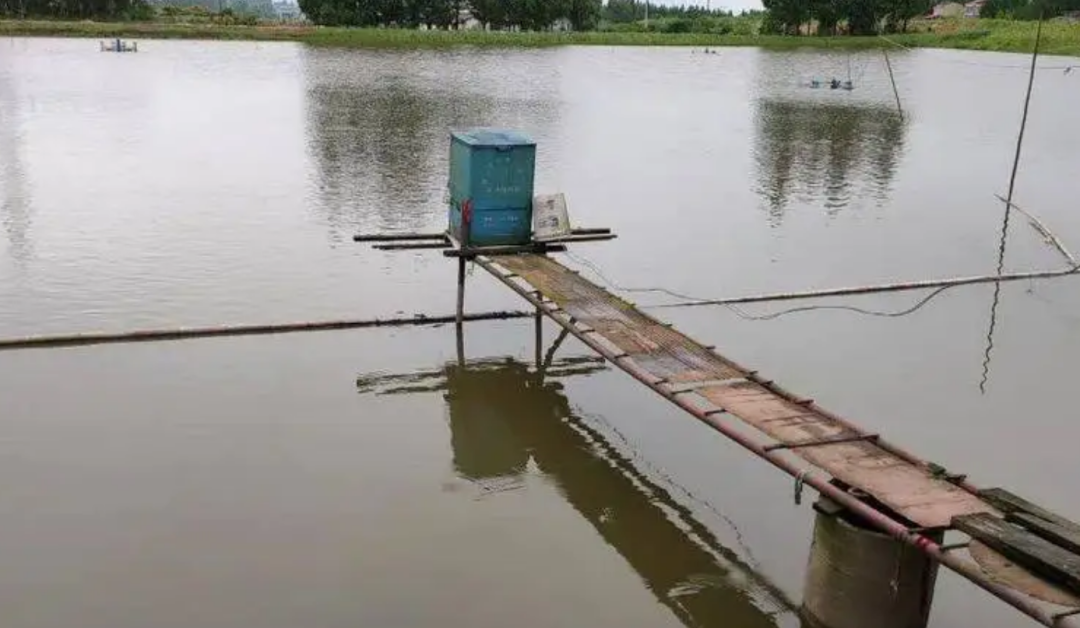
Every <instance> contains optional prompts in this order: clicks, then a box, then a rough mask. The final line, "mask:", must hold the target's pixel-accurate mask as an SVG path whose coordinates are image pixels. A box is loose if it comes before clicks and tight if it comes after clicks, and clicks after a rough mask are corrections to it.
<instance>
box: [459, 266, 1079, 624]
mask: <svg viewBox="0 0 1080 628" xmlns="http://www.w3.org/2000/svg"><path fill="white" fill-rule="evenodd" d="M476 262H477V263H478V264H479V265H480V266H481V267H482V268H484V269H485V270H487V271H488V272H489V273H491V274H492V275H494V276H495V277H496V278H497V279H498V280H499V281H501V282H503V283H504V284H506V285H507V286H509V287H510V289H512V290H513V291H514V292H517V293H518V294H519V295H521V296H522V297H523V298H525V300H527V301H529V302H530V303H531V304H532V305H534V306H535V307H538V308H540V309H542V310H543V311H544V313H545V314H547V316H548V317H549V318H551V319H552V320H553V321H555V322H556V323H558V324H559V325H561V326H562V327H563V328H564V329H566V330H567V331H568V332H570V333H571V334H573V335H574V336H575V337H576V338H577V339H578V340H580V341H582V342H583V343H585V344H586V345H587V346H589V347H590V348H591V349H592V350H593V351H596V352H597V353H599V354H600V355H602V356H603V357H605V358H606V359H607V360H608V361H610V362H611V363H612V364H614V365H615V366H617V367H619V368H620V369H622V370H623V371H626V372H627V373H628V374H630V376H631V377H633V378H634V379H636V380H638V381H640V382H641V383H643V384H645V385H646V386H648V387H649V388H650V389H652V390H653V391H654V392H656V393H657V394H659V395H660V396H662V397H664V398H665V399H667V400H668V401H670V402H672V403H674V404H675V405H677V406H679V407H680V408H682V409H683V410H686V411H687V412H688V413H690V414H691V415H692V416H694V417H695V418H697V419H698V420H700V421H701V422H703V423H705V424H706V425H708V426H709V427H711V428H713V429H714V430H716V431H718V432H720V433H721V434H723V435H724V436H727V437H728V438H730V439H731V440H734V441H735V442H736V443H738V444H739V445H741V446H742V447H744V448H745V449H748V450H750V451H751V452H752V453H754V454H756V455H757V456H758V457H759V458H764V459H765V460H766V461H768V462H769V463H770V464H772V465H773V466H775V467H777V468H779V469H780V470H782V471H784V472H786V473H787V474H788V475H791V476H793V477H795V478H796V479H797V480H799V481H801V482H804V483H806V484H809V485H810V486H811V487H813V488H814V489H815V490H817V491H818V492H819V493H821V494H823V495H825V496H827V497H829V498H830V499H832V500H833V501H835V502H837V503H839V504H840V505H842V506H844V507H845V508H847V509H848V510H850V511H851V512H853V513H855V514H856V515H858V516H860V517H862V518H863V519H864V520H865V521H867V522H868V523H869V524H871V525H873V526H874V527H875V528H877V529H878V530H881V531H882V532H884V533H886V534H889V535H890V536H892V537H893V538H896V539H897V540H899V541H902V542H904V543H907V544H908V545H911V546H912V547H915V548H916V549H918V550H920V551H922V552H924V553H925V554H927V555H928V556H930V557H931V558H933V559H934V560H936V561H938V562H939V563H941V564H944V565H945V566H947V567H949V568H950V569H952V570H953V571H955V572H957V573H958V574H960V575H961V576H963V577H964V578H966V579H967V580H970V581H971V582H973V583H974V584H975V585H977V586H979V587H980V588H982V589H984V590H986V591H988V592H989V593H991V594H992V595H994V596H995V597H998V598H999V599H1001V600H1002V601H1004V602H1005V603H1007V604H1009V605H1010V606H1012V607H1014V608H1016V609H1017V610H1019V611H1020V612H1022V613H1024V614H1025V615H1027V616H1029V617H1031V618H1032V619H1034V620H1036V621H1038V622H1039V623H1041V624H1043V625H1045V626H1050V627H1052V628H1053V627H1055V626H1056V627H1057V628H1080V624H1078V623H1074V622H1072V621H1071V620H1070V619H1065V620H1064V621H1063V620H1062V619H1060V618H1055V617H1054V615H1053V614H1052V613H1049V612H1048V611H1047V610H1046V609H1045V608H1042V607H1040V606H1039V605H1038V604H1036V603H1035V602H1034V601H1033V600H1032V599H1030V598H1028V597H1027V596H1024V595H1022V594H1020V593H1019V592H1017V591H1015V590H1013V589H1010V588H1007V587H1004V586H1002V585H1000V584H997V583H995V582H993V581H991V580H990V579H989V578H987V576H986V575H985V574H984V573H982V571H981V570H980V569H979V568H978V567H977V566H976V565H975V564H974V563H972V562H970V561H965V560H962V559H960V558H957V557H955V556H953V555H952V554H948V553H945V552H943V551H941V546H940V545H939V544H938V543H936V542H934V541H933V540H932V539H929V538H927V537H925V536H923V535H921V534H919V533H917V532H912V531H911V530H909V529H908V528H907V527H906V526H904V525H902V524H901V523H899V522H897V521H895V520H893V519H892V518H890V517H887V516H886V515H884V514H882V513H881V512H879V511H877V510H875V509H873V508H871V507H870V506H868V505H867V504H865V503H863V502H862V501H860V500H858V499H857V498H855V497H853V496H852V495H850V494H849V493H847V492H845V491H843V490H841V489H839V488H838V487H836V486H834V485H832V484H830V483H829V482H828V480H825V479H824V478H822V477H820V476H819V475H816V474H814V473H812V472H811V469H810V468H807V467H801V466H799V465H797V464H795V463H794V462H792V461H791V460H790V459H788V458H785V457H782V454H779V453H772V452H767V451H765V446H764V445H763V444H761V443H758V442H756V441H755V440H754V439H753V438H751V437H750V436H749V435H747V434H742V433H740V432H739V431H738V430H735V429H733V428H732V427H730V426H728V425H725V424H724V423H723V422H721V421H719V420H717V419H716V418H715V417H716V414H715V413H712V412H706V411H703V410H701V409H700V408H698V407H697V406H695V405H693V404H692V403H690V402H689V401H687V400H685V399H683V398H682V396H680V395H675V394H673V393H671V392H670V391H667V390H665V389H664V388H662V387H661V385H660V383H659V382H657V380H656V378H655V377H654V376H653V375H652V374H651V373H649V372H647V371H645V370H644V369H642V368H641V367H639V366H637V365H635V364H632V363H631V362H630V358H628V357H627V356H625V355H622V356H616V355H615V354H614V353H612V352H611V351H610V350H609V349H608V348H607V347H605V346H604V345H603V344H602V343H599V342H597V341H596V340H594V339H593V338H591V337H590V334H588V333H585V332H581V331H579V330H578V329H576V328H575V327H574V324H573V323H571V322H570V321H569V319H568V318H567V319H563V318H562V317H560V316H558V313H559V312H558V310H554V309H550V308H549V306H548V305H546V304H545V303H543V302H542V301H541V300H540V299H538V298H537V297H535V296H533V295H532V294H530V293H529V292H528V291H526V290H524V289H523V288H521V287H520V286H518V285H516V284H515V283H514V282H512V281H510V280H509V279H507V278H505V277H504V276H503V275H502V273H500V272H499V271H498V269H497V268H495V267H494V263H493V262H492V261H491V260H488V259H485V258H483V257H477V258H476ZM1055 620H1056V623H1055Z"/></svg>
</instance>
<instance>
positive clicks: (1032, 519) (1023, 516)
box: [1005, 512, 1080, 554]
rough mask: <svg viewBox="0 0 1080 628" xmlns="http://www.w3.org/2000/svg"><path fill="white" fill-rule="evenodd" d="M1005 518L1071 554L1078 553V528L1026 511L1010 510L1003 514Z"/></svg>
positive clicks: (1079, 534) (1079, 535) (1079, 533)
mask: <svg viewBox="0 0 1080 628" xmlns="http://www.w3.org/2000/svg"><path fill="white" fill-rule="evenodd" d="M1005 520H1006V521H1011V522H1013V523H1016V524H1019V525H1021V526H1023V527H1024V528H1026V529H1027V530H1028V531H1029V532H1031V533H1032V534H1036V535H1038V536H1041V537H1042V538H1044V539H1046V540H1047V541H1050V542H1051V543H1053V544H1054V545H1057V546H1058V547H1060V548H1062V549H1066V550H1068V551H1070V552H1072V553H1073V554H1080V528H1073V527H1066V526H1062V525H1058V524H1056V523H1053V522H1051V521H1047V520H1045V519H1041V518H1039V517H1036V516H1035V515H1030V514H1028V513H1026V512H1011V513H1009V514H1007V515H1005Z"/></svg>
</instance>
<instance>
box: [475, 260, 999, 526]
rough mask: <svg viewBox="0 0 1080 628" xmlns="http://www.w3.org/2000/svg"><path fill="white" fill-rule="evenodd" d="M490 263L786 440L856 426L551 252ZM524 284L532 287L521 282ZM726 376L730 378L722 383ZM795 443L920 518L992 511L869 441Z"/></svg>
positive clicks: (616, 343) (661, 374) (932, 520)
mask: <svg viewBox="0 0 1080 628" xmlns="http://www.w3.org/2000/svg"><path fill="white" fill-rule="evenodd" d="M492 263H493V264H495V265H497V266H499V267H501V268H502V269H505V270H506V271H508V272H510V273H513V275H516V276H517V278H518V279H520V280H521V281H524V282H525V283H527V284H528V285H529V286H531V287H532V288H534V289H535V290H537V291H539V293H540V294H541V295H542V296H543V297H545V298H546V299H548V300H550V301H553V302H554V303H556V304H557V305H558V306H559V308H560V309H561V310H562V311H563V312H565V313H566V314H568V315H569V316H571V317H573V319H574V321H575V322H577V323H579V324H582V325H586V326H588V327H589V328H591V329H592V330H593V331H595V332H596V334H597V335H599V336H600V337H601V338H603V340H604V342H603V343H601V344H603V345H605V346H611V347H614V348H617V349H618V350H619V351H621V352H623V354H624V355H625V356H626V357H627V358H629V359H630V360H633V362H634V363H635V364H636V365H637V366H639V367H640V368H641V369H643V370H645V371H646V372H648V373H649V374H651V375H653V376H655V377H656V378H657V380H658V381H660V380H663V381H664V382H666V383H667V384H668V385H671V386H674V387H684V388H685V387H686V386H687V385H691V384H695V383H702V384H705V385H703V386H701V387H700V388H696V389H694V390H693V392H692V393H688V394H694V395H698V396H699V398H700V399H702V401H706V402H710V403H712V404H714V405H716V406H719V407H721V408H723V409H724V410H725V411H727V412H728V413H729V414H730V415H732V416H734V417H737V418H738V419H740V420H742V421H744V422H745V423H747V424H749V425H751V426H753V427H754V428H756V429H757V430H758V431H760V432H762V433H764V434H766V435H768V436H770V437H772V438H773V439H775V440H777V441H779V442H780V443H784V444H790V445H795V444H806V443H807V442H810V441H815V440H820V439H823V438H833V437H839V436H848V435H851V434H852V430H851V428H849V427H847V426H845V425H843V424H841V423H839V422H838V421H836V420H835V419H833V418H830V417H829V416H827V415H825V414H823V413H821V412H818V411H816V410H815V409H814V408H813V407H808V406H806V405H801V404H799V403H796V400H794V399H790V398H788V397H785V396H782V395H780V394H778V393H777V392H774V391H772V390H770V389H768V388H766V387H765V386H762V385H760V384H758V383H755V382H753V381H751V379H752V378H751V374H750V373H748V372H746V371H744V370H743V369H742V368H740V367H739V366H738V365H736V364H735V363H733V362H732V361H730V360H728V359H726V358H724V357H722V356H720V355H718V354H717V353H716V352H714V351H712V350H710V349H708V348H706V347H704V346H702V345H701V344H699V343H698V342H696V341H694V340H693V339H691V338H689V337H687V336H685V335H684V334H681V333H679V332H677V331H675V330H673V329H671V328H670V327H669V326H667V325H664V324H663V323H660V322H659V321H657V320H655V319H653V318H651V317H649V316H647V315H645V314H644V313H642V312H641V311H640V310H638V309H637V308H635V307H634V306H633V305H632V304H630V303H627V302H626V301H623V300H622V299H620V298H618V297H616V296H615V295H613V294H611V293H610V292H608V291H606V290H604V289H603V288H601V287H600V286H597V285H596V284H593V283H592V282H590V281H588V280H586V279H584V278H583V277H581V276H580V275H578V274H577V273H575V272H573V271H572V270H570V269H568V268H566V267H565V266H563V265H561V264H559V263H558V262H556V261H555V260H553V259H551V258H549V257H546V256H542V255H530V254H524V255H515V256H507V257H498V258H492ZM492 272H495V271H492ZM515 289H516V290H517V289H518V288H515ZM519 291H520V292H522V294H525V293H527V292H528V290H526V289H525V288H524V287H521V289H520V290H519ZM564 324H565V323H564ZM594 337H595V336H594ZM609 357H610V356H609ZM722 380H726V382H725V383H721V384H717V383H716V382H718V381H722ZM790 452H791V453H792V454H794V455H797V456H800V457H802V458H803V459H805V460H807V461H809V462H811V463H813V464H815V465H817V466H818V467H820V468H822V469H823V470H825V471H826V472H828V473H829V474H831V475H832V476H833V477H835V478H837V479H839V480H841V481H843V482H845V483H846V484H848V485H851V486H853V487H856V488H859V489H861V490H863V491H865V492H866V493H869V494H870V495H872V496H873V497H874V498H876V499H877V500H878V501H880V502H881V503H883V504H885V505H887V506H888V507H890V508H891V509H893V510H894V511H895V512H896V513H898V514H899V515H901V516H902V517H904V518H906V519H908V520H910V521H912V522H914V523H915V524H916V525H919V526H922V527H926V528H942V527H947V526H948V525H949V524H950V522H951V521H952V519H953V517H956V516H960V515H966V514H972V513H996V511H995V510H994V508H993V507H992V506H991V505H989V504H988V503H986V502H985V501H983V500H981V499H979V498H978V497H977V496H975V495H972V494H971V493H969V492H967V491H965V490H963V489H961V488H959V487H957V486H955V485H954V484H951V483H949V482H947V481H945V480H943V479H940V478H936V477H934V476H932V475H931V473H930V471H929V470H928V469H926V468H925V467H923V466H921V465H917V464H913V463H911V462H909V461H907V460H904V459H902V458H900V457H898V456H896V455H894V454H891V453H889V452H888V451H886V450H885V449H883V448H881V447H879V446H878V445H876V444H874V443H873V442H869V441H857V442H845V443H833V444H828V445H823V444H818V445H815V446H810V447H799V448H796V449H791V450H790Z"/></svg>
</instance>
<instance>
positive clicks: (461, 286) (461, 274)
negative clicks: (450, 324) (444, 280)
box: [457, 257, 465, 325]
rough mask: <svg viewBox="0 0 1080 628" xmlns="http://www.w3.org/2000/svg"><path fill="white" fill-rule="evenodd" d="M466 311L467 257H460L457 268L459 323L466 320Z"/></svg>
mask: <svg viewBox="0 0 1080 628" xmlns="http://www.w3.org/2000/svg"><path fill="white" fill-rule="evenodd" d="M464 312H465V258H464V257H459V258H458V268H457V323H458V324H459V325H460V324H461V323H462V321H463V320H464V315H465V314H464Z"/></svg>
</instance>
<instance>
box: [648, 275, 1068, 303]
mask: <svg viewBox="0 0 1080 628" xmlns="http://www.w3.org/2000/svg"><path fill="white" fill-rule="evenodd" d="M1078 272H1080V269H1077V268H1063V269H1060V270H1040V271H1032V272H1023V273H1009V274H1005V275H977V276H974V277H953V278H951V279H926V280H922V281H905V282H899V283H887V284H878V285H870V286H850V287H846V288H826V289H824V290H803V291H799V292H780V293H775V294H757V295H748V296H742V297H730V298H726V299H708V300H702V301H689V302H687V303H660V304H657V305H646V306H642V307H646V308H649V309H671V308H681V307H703V306H709V305H730V304H736V303H764V302H768V301H794V300H797V299H820V298H824V297H841V296H848V295H853V294H877V293H882V292H902V291H904V290H926V289H928V288H942V287H945V286H964V285H973V284H982V283H994V282H996V281H1002V282H1005V281H1022V280H1024V279H1048V278H1051V277H1064V276H1066V275H1074V274H1077V273H1078Z"/></svg>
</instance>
